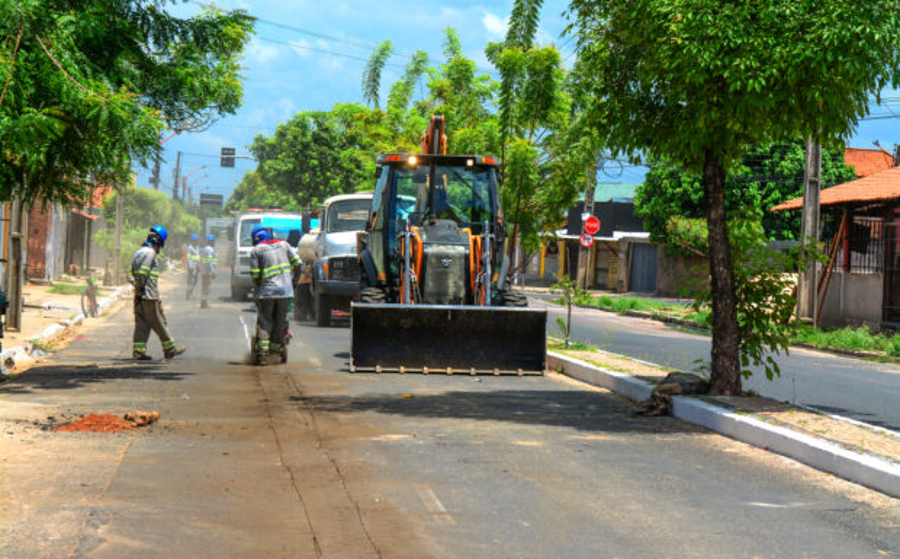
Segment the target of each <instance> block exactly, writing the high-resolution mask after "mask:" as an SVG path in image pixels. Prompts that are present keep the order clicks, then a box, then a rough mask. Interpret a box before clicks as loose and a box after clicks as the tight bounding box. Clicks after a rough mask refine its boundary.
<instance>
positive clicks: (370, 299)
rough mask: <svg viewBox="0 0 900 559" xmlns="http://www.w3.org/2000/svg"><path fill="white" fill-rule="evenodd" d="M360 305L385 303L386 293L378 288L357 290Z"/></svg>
mask: <svg viewBox="0 0 900 559" xmlns="http://www.w3.org/2000/svg"><path fill="white" fill-rule="evenodd" d="M359 302H360V303H375V304H384V303H387V293H385V291H384V289H382V288H380V287H363V288H362V289H360V290H359Z"/></svg>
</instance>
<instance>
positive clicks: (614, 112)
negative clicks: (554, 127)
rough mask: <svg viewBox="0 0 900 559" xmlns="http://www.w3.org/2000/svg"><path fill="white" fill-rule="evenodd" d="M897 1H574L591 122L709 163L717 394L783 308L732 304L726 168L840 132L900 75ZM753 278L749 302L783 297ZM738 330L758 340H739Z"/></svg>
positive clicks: (745, 247) (629, 149)
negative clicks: (778, 145) (758, 151)
mask: <svg viewBox="0 0 900 559" xmlns="http://www.w3.org/2000/svg"><path fill="white" fill-rule="evenodd" d="M897 13H900V0H881V1H878V2H846V1H844V0H820V1H818V2H791V1H786V0H762V1H758V2H723V1H721V0H634V1H631V2H608V1H600V0H571V2H570V14H571V16H572V18H573V20H574V23H573V26H572V27H573V29H577V33H578V39H579V41H578V47H579V58H578V61H577V63H576V69H575V78H576V83H577V85H578V89H577V95H576V97H577V99H578V100H579V103H582V104H583V105H584V107H585V113H586V120H587V122H588V124H589V125H590V127H591V128H592V129H593V130H595V131H596V132H597V133H598V135H599V136H600V139H601V140H602V142H603V143H604V144H605V145H606V146H608V147H609V148H610V150H611V151H612V153H613V154H624V155H626V156H628V157H632V158H636V157H638V156H639V155H641V154H646V155H649V156H651V157H655V158H658V159H664V160H667V161H671V162H672V163H674V164H676V165H678V166H679V168H682V169H685V170H686V171H687V172H689V173H703V186H704V190H705V191H706V192H708V193H709V195H710V198H709V199H708V200H707V201H706V204H707V212H706V216H707V218H708V219H709V220H710V222H709V223H708V226H709V231H710V239H711V242H710V247H709V248H710V260H711V261H712V262H715V265H714V266H713V267H712V269H711V272H712V273H711V277H712V281H711V286H712V289H714V290H715V301H714V303H713V311H714V323H715V325H716V327H715V328H714V329H713V347H714V348H718V349H717V350H715V351H714V352H713V356H714V362H713V364H712V365H713V374H712V377H711V379H710V380H711V391H712V392H713V393H730V394H739V393H740V384H741V382H740V380H741V379H740V375H739V369H740V367H739V366H738V361H737V359H738V355H737V353H739V352H740V353H741V358H742V361H744V362H746V361H747V360H748V357H749V358H750V360H753V359H755V358H757V357H759V356H760V355H761V348H760V346H759V344H760V343H765V344H770V345H771V347H772V348H773V349H775V350H777V349H779V348H780V347H782V345H783V333H782V332H781V331H780V329H778V328H776V330H775V331H774V332H772V333H771V334H768V333H765V332H759V331H755V330H753V329H754V328H756V327H758V326H761V325H765V324H766V323H767V322H768V324H776V323H777V320H774V319H772V320H768V321H767V320H765V319H763V318H762V317H761V316H760V315H759V314H753V313H750V314H748V315H745V316H744V318H741V317H740V312H737V313H736V310H735V306H734V301H735V295H736V291H738V290H740V289H741V288H740V287H739V286H738V283H739V282H740V281H741V279H740V278H738V277H736V275H746V273H747V272H745V271H744V270H736V271H735V270H733V269H732V268H733V261H737V260H736V259H735V260H732V259H730V257H729V250H730V247H729V245H730V243H729V238H728V230H727V228H726V223H727V213H726V210H725V203H724V200H723V196H722V193H723V191H722V186H721V182H720V177H722V176H723V175H724V174H725V173H726V172H728V171H732V170H734V168H735V167H736V166H737V165H739V163H740V161H741V160H742V159H743V157H744V156H745V154H746V153H747V151H748V149H750V147H751V146H754V145H765V144H769V143H774V142H785V141H789V140H791V139H793V138H797V137H801V138H806V137H811V136H816V137H818V138H820V139H821V140H822V141H823V142H824V143H826V144H829V143H830V144H832V145H838V144H839V143H840V140H841V139H842V138H846V137H847V136H848V135H849V134H850V133H851V131H852V130H853V128H854V127H855V125H856V124H857V123H858V122H859V119H860V118H861V117H863V116H865V115H866V113H867V111H868V100H869V98H870V97H871V96H877V95H879V94H880V92H881V90H882V89H883V88H885V87H888V86H894V87H896V86H897V85H898V82H900V79H898V78H900V49H897V44H896V37H897V36H898V34H900V18H898V17H896V14H897ZM761 231H762V228H761V227H760V235H759V236H758V238H756V236H755V235H753V236H749V237H748V238H751V239H752V241H746V243H745V241H743V240H741V241H740V242H736V243H735V244H736V247H735V249H734V253H736V254H742V253H746V252H747V251H749V252H750V253H752V254H756V253H758V250H756V249H755V248H754V247H755V246H756V245H757V241H759V240H764V239H765V238H766V236H765V235H764V234H763V233H761ZM743 233H747V231H746V230H742V229H739V231H738V233H737V234H739V235H740V234H743ZM741 243H744V244H741ZM760 261H761V262H767V261H768V259H766V258H760ZM744 267H745V264H744V262H742V263H741V268H742V269H743V268H744ZM760 271H761V273H763V274H764V275H766V274H767V272H766V271H765V270H760ZM767 277H769V278H771V277H772V276H767ZM765 282H766V280H763V279H760V280H759V281H758V283H760V284H762V283H765ZM756 287H759V289H763V286H761V285H760V286H751V285H750V284H749V283H748V284H747V285H745V287H744V289H745V290H747V291H746V292H745V295H747V296H748V297H749V296H750V295H751V294H754V293H755V295H754V297H755V298H756V303H755V304H762V303H761V301H762V300H765V299H766V298H767V297H768V298H774V299H779V296H778V295H777V294H776V293H774V292H772V291H769V292H768V293H767V294H763V293H758V292H756ZM764 295H765V296H764ZM754 297H751V298H749V299H748V298H747V297H744V299H745V300H746V301H750V300H753V298H754ZM746 310H748V309H745V311H746ZM779 312H780V311H779ZM740 335H752V336H753V338H752V339H751V340H749V341H741V342H740V346H741V348H740V350H739V349H738V342H739V340H737V339H736V337H739V336H740ZM744 368H746V366H744Z"/></svg>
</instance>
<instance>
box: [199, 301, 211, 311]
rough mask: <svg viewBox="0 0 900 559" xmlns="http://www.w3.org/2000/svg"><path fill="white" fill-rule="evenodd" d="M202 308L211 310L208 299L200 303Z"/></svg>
mask: <svg viewBox="0 0 900 559" xmlns="http://www.w3.org/2000/svg"><path fill="white" fill-rule="evenodd" d="M200 308H201V309H208V308H209V301H207V300H206V299H203V300H202V301H200Z"/></svg>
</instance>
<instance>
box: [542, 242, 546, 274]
mask: <svg viewBox="0 0 900 559" xmlns="http://www.w3.org/2000/svg"><path fill="white" fill-rule="evenodd" d="M546 262H547V241H545V240H543V239H541V279H542V280H543V279H544V268H545V264H546Z"/></svg>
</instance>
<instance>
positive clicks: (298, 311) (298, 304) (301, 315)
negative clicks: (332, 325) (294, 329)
mask: <svg viewBox="0 0 900 559" xmlns="http://www.w3.org/2000/svg"><path fill="white" fill-rule="evenodd" d="M312 305H313V301H312V293H310V291H309V284H308V283H301V284H300V285H298V286H297V296H296V297H295V300H294V320H297V321H301V322H302V321H305V320H312V317H313V307H312Z"/></svg>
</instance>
